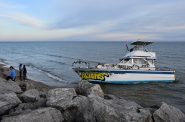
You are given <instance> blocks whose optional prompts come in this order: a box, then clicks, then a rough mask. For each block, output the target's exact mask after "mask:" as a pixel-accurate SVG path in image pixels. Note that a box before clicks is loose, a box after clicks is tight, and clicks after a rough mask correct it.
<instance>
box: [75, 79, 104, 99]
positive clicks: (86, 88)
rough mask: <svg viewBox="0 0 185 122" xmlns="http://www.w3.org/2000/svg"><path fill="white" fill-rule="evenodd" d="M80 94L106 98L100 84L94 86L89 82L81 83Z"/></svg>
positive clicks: (79, 86)
mask: <svg viewBox="0 0 185 122" xmlns="http://www.w3.org/2000/svg"><path fill="white" fill-rule="evenodd" d="M78 92H79V93H80V94H82V95H85V96H88V95H90V94H94V95H97V96H100V97H104V93H103V90H102V89H101V87H100V85H99V84H92V83H89V82H88V81H84V80H82V81H80V82H79V84H78Z"/></svg>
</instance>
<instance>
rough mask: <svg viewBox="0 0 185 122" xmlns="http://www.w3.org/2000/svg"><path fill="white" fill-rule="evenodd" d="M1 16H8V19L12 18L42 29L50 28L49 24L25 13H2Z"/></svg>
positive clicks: (19, 22)
mask: <svg viewBox="0 0 185 122" xmlns="http://www.w3.org/2000/svg"><path fill="white" fill-rule="evenodd" d="M0 17H3V18H6V19H8V20H12V21H14V22H17V23H18V24H21V25H27V26H31V27H35V28H40V29H47V28H48V26H47V25H46V24H45V23H44V22H43V21H41V20H39V19H37V18H35V17H32V16H28V15H27V14H24V13H9V14H0Z"/></svg>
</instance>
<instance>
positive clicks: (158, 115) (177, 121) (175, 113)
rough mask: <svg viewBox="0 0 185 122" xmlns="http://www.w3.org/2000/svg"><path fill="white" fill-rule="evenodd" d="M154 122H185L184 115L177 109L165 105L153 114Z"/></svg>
mask: <svg viewBox="0 0 185 122" xmlns="http://www.w3.org/2000/svg"><path fill="white" fill-rule="evenodd" d="M153 117H154V120H155V122H185V115H184V113H182V112H181V111H180V110H179V109H178V108H175V107H173V106H171V105H168V104H166V103H164V102H163V103H162V105H161V107H160V108H159V109H158V110H156V111H155V112H154V114H153Z"/></svg>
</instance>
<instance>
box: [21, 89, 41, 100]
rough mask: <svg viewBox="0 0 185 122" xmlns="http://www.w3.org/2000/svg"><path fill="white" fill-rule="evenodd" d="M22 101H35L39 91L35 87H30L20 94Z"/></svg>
mask: <svg viewBox="0 0 185 122" xmlns="http://www.w3.org/2000/svg"><path fill="white" fill-rule="evenodd" d="M20 98H21V99H22V100H23V102H36V101H38V100H39V99H40V93H39V91H38V90H36V89H30V90H28V91H25V92H24V93H22V94H21V95H20Z"/></svg>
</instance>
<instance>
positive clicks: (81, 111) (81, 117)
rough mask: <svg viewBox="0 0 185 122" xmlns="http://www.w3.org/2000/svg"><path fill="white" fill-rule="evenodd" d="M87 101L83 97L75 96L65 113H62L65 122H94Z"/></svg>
mask: <svg viewBox="0 0 185 122" xmlns="http://www.w3.org/2000/svg"><path fill="white" fill-rule="evenodd" d="M90 106H91V105H90V104H89V99H88V98H87V97H85V96H80V95H79V96H77V97H75V98H74V99H73V100H72V102H71V106H70V107H68V109H66V110H65V111H62V114H63V115H64V118H65V121H68V122H74V121H75V122H95V117H94V115H93V111H92V108H91V107H90Z"/></svg>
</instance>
